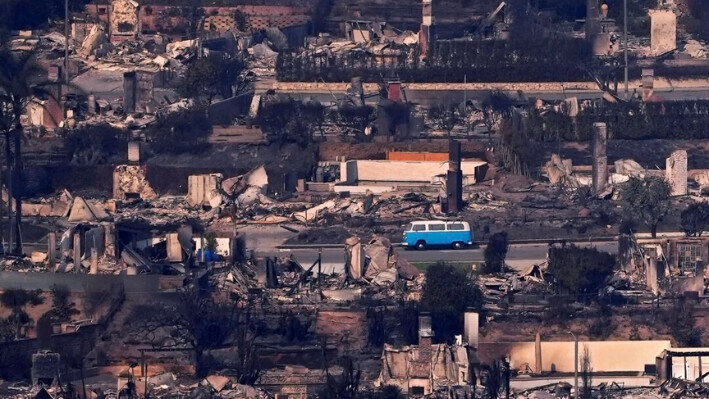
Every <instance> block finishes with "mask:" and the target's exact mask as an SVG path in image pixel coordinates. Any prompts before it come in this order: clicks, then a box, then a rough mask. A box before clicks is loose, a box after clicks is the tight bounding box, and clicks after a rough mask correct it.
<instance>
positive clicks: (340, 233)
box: [285, 226, 352, 245]
mask: <svg viewBox="0 0 709 399" xmlns="http://www.w3.org/2000/svg"><path fill="white" fill-rule="evenodd" d="M351 235H352V234H350V232H349V231H347V229H345V228H344V227H342V226H334V227H325V228H314V229H308V230H304V231H301V232H300V233H298V235H297V236H295V237H292V238H289V239H288V240H286V242H285V243H286V244H289V245H305V244H344V243H345V240H346V239H347V238H349V237H350V236H351Z"/></svg>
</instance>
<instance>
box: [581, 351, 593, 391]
mask: <svg viewBox="0 0 709 399" xmlns="http://www.w3.org/2000/svg"><path fill="white" fill-rule="evenodd" d="M592 374H593V368H592V367H591V351H589V349H588V345H584V346H583V355H582V356H581V383H582V384H583V387H582V388H581V398H582V399H591V393H592V392H593V377H592Z"/></svg>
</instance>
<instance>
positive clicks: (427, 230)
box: [402, 220, 473, 249]
mask: <svg viewBox="0 0 709 399" xmlns="http://www.w3.org/2000/svg"><path fill="white" fill-rule="evenodd" d="M402 244H403V245H404V246H405V247H407V248H416V249H426V247H429V246H448V247H453V248H455V249H460V248H463V247H465V246H467V245H473V231H472V230H471V229H470V224H468V222H447V221H442V220H422V221H417V222H411V223H409V224H407V225H406V227H405V228H404V237H403V239H402Z"/></svg>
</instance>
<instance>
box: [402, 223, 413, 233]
mask: <svg viewBox="0 0 709 399" xmlns="http://www.w3.org/2000/svg"><path fill="white" fill-rule="evenodd" d="M412 226H413V225H412V224H411V223H407V224H406V227H404V231H411V227H412Z"/></svg>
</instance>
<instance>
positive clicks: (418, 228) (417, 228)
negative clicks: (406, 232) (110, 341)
mask: <svg viewBox="0 0 709 399" xmlns="http://www.w3.org/2000/svg"><path fill="white" fill-rule="evenodd" d="M411 230H413V231H426V225H425V224H415V225H414V228H413V229H411Z"/></svg>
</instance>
